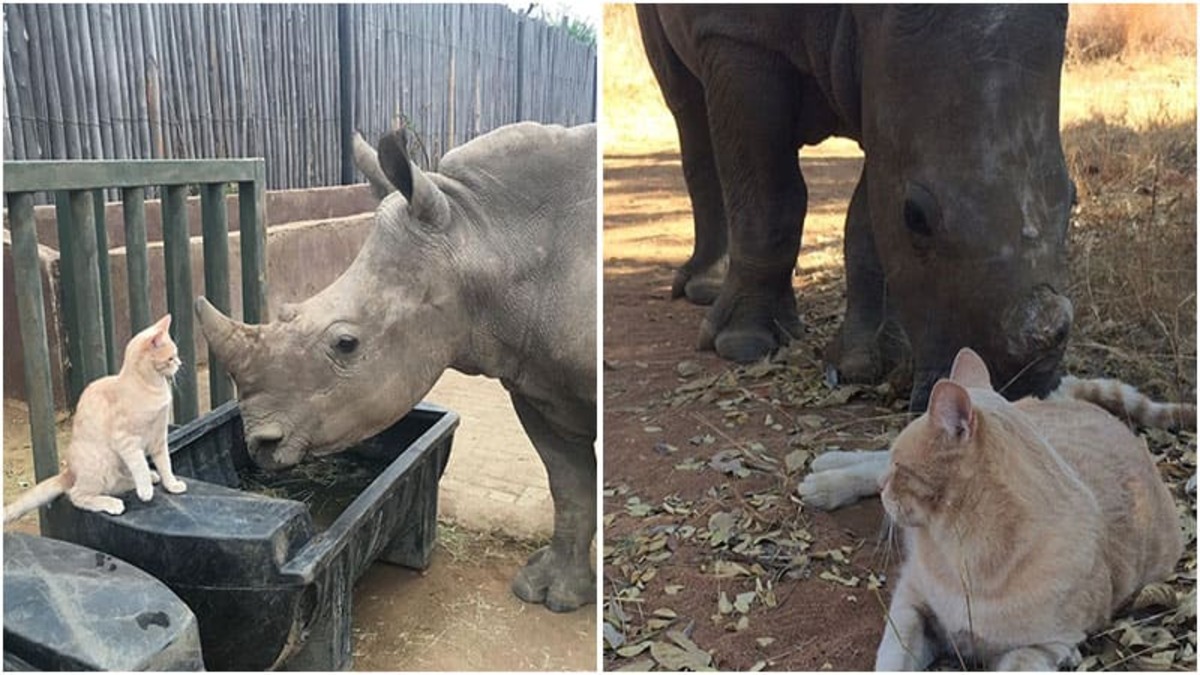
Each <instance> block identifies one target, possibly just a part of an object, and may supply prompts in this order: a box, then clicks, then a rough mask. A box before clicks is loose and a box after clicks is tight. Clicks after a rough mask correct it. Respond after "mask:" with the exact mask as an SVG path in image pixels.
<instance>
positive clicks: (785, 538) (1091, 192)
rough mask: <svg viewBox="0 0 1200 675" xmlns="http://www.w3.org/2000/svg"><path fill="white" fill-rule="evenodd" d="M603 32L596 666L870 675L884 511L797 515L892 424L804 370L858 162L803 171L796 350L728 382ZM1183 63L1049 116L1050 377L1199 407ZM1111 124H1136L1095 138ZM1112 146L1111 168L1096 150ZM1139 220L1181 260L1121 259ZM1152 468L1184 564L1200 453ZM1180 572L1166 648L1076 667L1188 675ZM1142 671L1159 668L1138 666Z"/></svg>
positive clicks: (664, 170)
mask: <svg viewBox="0 0 1200 675" xmlns="http://www.w3.org/2000/svg"><path fill="white" fill-rule="evenodd" d="M614 19H616V21H614ZM605 31H606V32H605V44H604V50H605V55H604V61H605V70H604V72H605V82H604V87H605V89H604V96H605V98H604V100H605V105H604V115H605V118H604V120H603V128H604V130H605V134H604V327H603V330H604V390H603V393H602V398H603V401H604V455H603V456H604V493H603V494H604V508H603V513H604V521H603V525H604V561H605V567H604V588H603V591H602V593H603V595H604V599H605V603H604V622H605V625H604V639H605V646H604V666H605V668H606V669H608V670H648V669H659V670H675V669H681V668H686V669H704V668H716V669H720V670H748V669H770V670H792V671H804V670H823V669H832V670H870V669H871V668H872V666H873V663H874V654H875V649H876V646H877V645H878V643H879V639H880V636H881V634H882V630H883V627H884V614H885V607H886V604H887V602H888V601H889V599H890V590H889V589H890V584H889V580H890V579H891V577H892V575H893V574H894V572H895V565H896V563H897V561H898V558H899V557H900V555H901V554H900V551H899V550H898V548H897V547H894V546H892V545H890V544H889V542H888V541H887V540H886V539H885V538H884V536H883V533H882V509H881V508H880V505H879V502H878V500H877V499H871V500H866V501H864V502H862V503H859V504H857V505H854V506H852V507H848V508H845V509H842V510H838V511H836V512H834V513H822V512H817V511H813V510H809V509H807V508H805V506H804V505H803V504H802V503H801V501H800V500H799V498H798V497H797V496H796V494H795V486H796V484H797V483H798V481H799V480H800V479H801V478H802V477H803V474H804V472H805V471H806V467H807V463H808V462H809V461H811V459H812V457H814V456H816V455H817V454H819V453H821V452H824V451H826V450H830V449H878V448H883V447H885V446H886V445H887V444H888V443H889V442H890V440H891V439H892V438H894V436H895V434H896V433H897V432H898V431H899V429H900V428H902V426H903V425H904V424H905V423H906V422H907V419H908V418H907V415H906V414H905V413H904V410H905V409H906V401H905V400H903V399H902V398H900V397H898V396H897V395H896V392H893V391H891V389H890V387H889V386H887V385H881V386H880V387H876V388H863V387H838V388H829V387H827V386H826V385H825V384H824V383H823V378H822V369H821V365H820V351H821V349H822V347H823V346H824V344H825V342H826V340H827V339H828V338H829V337H830V335H831V333H832V331H833V330H834V329H835V327H836V326H837V323H838V321H839V320H840V317H841V314H842V312H843V311H844V277H843V272H842V261H841V257H842V256H841V246H842V227H843V223H844V217H845V209H846V206H847V203H848V201H849V197H850V194H851V192H852V189H853V186H854V184H855V181H856V180H857V177H858V171H859V167H860V166H861V153H860V152H859V151H858V148H857V146H856V145H855V144H853V143H851V142H847V141H843V140H832V141H827V142H826V143H824V144H822V145H821V146H818V147H816V148H805V149H803V150H802V151H801V153H800V163H801V167H802V169H803V171H804V174H805V178H806V182H807V184H808V188H809V208H808V216H807V218H806V220H805V225H804V239H803V245H802V248H801V254H800V258H799V260H798V263H797V270H796V272H795V275H794V278H793V286H794V288H795V290H796V295H797V303H798V308H799V310H800V313H801V317H802V318H803V320H804V322H805V330H806V335H805V336H804V338H803V339H801V340H798V341H796V342H794V343H793V344H792V345H791V346H790V347H789V348H787V349H785V350H784V351H782V352H781V353H780V354H779V355H778V356H777V357H776V358H774V359H772V360H771V362H769V363H766V362H764V363H760V364H757V365H753V366H749V367H742V368H737V367H734V366H733V365H732V364H729V363H726V362H723V361H721V360H720V359H718V358H717V357H716V356H715V355H714V354H712V353H701V352H697V351H696V350H695V344H696V340H697V336H698V332H699V326H700V321H701V318H702V317H703V315H704V311H705V309H704V308H701V307H695V306H692V305H690V304H688V303H686V302H685V301H682V300H679V301H672V300H671V299H670V284H671V279H672V276H673V273H674V269H675V267H676V266H677V265H678V264H680V263H681V262H682V261H684V260H685V259H686V258H687V256H688V255H689V254H690V252H691V243H692V239H693V237H692V232H691V227H692V223H691V206H690V202H689V200H688V197H687V192H686V187H685V184H684V181H683V174H682V171H681V168H680V163H679V154H678V153H679V150H678V145H677V141H676V137H675V130H674V125H673V121H672V120H671V117H670V115H669V113H667V111H666V109H665V107H664V106H662V104H661V99H660V98H659V97H658V94H657V91H656V90H655V88H654V83H653V79H652V77H651V76H649V74H648V71H647V69H646V66H645V61H644V57H643V56H642V55H641V54H640V51H639V50H640V44H639V42H638V38H637V33H636V27H635V26H634V24H633V23H632V17H631V14H630V13H628V12H627V9H626V8H624V7H621V6H609V7H607V8H606V17H605ZM1194 63H1195V62H1194V60H1192V61H1190V66H1189V62H1186V61H1185V62H1183V63H1182V67H1179V66H1176V67H1175V68H1174V69H1173V70H1170V72H1165V71H1167V70H1168V68H1166V67H1164V68H1163V69H1162V70H1158V69H1155V70H1148V69H1146V68H1140V67H1135V66H1133V65H1127V64H1124V63H1121V62H1117V63H1114V64H1112V65H1111V66H1104V67H1103V69H1100V70H1096V71H1094V72H1093V71H1089V73H1091V74H1090V75H1089V77H1091V78H1093V80H1092V81H1090V82H1088V83H1086V85H1080V84H1079V81H1078V80H1072V81H1070V82H1067V81H1066V80H1064V94H1063V95H1064V110H1066V109H1067V108H1070V110H1071V114H1072V115H1073V116H1074V118H1073V120H1074V121H1073V124H1072V125H1071V127H1070V129H1068V131H1070V133H1069V134H1065V143H1066V144H1067V147H1066V150H1067V152H1068V155H1069V157H1070V160H1069V161H1070V162H1071V165H1072V166H1071V168H1072V172H1073V174H1075V175H1077V178H1076V180H1077V181H1079V184H1080V188H1081V192H1082V199H1084V200H1086V202H1085V203H1084V204H1083V205H1082V206H1081V208H1080V210H1079V212H1078V214H1077V219H1076V222H1075V228H1074V229H1075V234H1074V237H1075V241H1073V243H1072V246H1073V247H1074V248H1073V253H1074V256H1073V259H1072V276H1073V288H1072V290H1071V295H1072V297H1073V298H1076V307H1077V314H1076V317H1077V325H1076V332H1075V334H1074V335H1073V337H1072V340H1073V343H1072V346H1071V349H1070V351H1069V352H1068V356H1067V359H1066V361H1065V365H1066V367H1067V368H1068V369H1069V370H1070V371H1071V372H1073V373H1078V374H1083V375H1091V376H1101V375H1103V376H1114V377H1120V378H1123V379H1125V380H1127V381H1130V382H1133V383H1134V384H1135V385H1137V386H1139V387H1141V388H1143V390H1145V391H1148V392H1150V393H1151V394H1153V395H1155V396H1157V397H1159V398H1167V399H1171V400H1194V399H1195V367H1196V360H1195V335H1194V333H1195V310H1194V306H1195V279H1194V274H1193V270H1194V267H1195V246H1194V242H1191V240H1193V239H1194V237H1195V162H1194V153H1195V135H1194V125H1195V121H1194V105H1195V93H1194V91H1195V89H1194V87H1195V81H1194V77H1193V74H1191V73H1190V71H1189V67H1190V70H1194ZM1070 75H1071V73H1070V72H1069V73H1068V77H1069V76H1070ZM1167 83H1169V84H1167ZM1181 83H1182V85H1181ZM1188 86H1190V90H1189V89H1188ZM1166 89H1170V90H1171V91H1170V92H1169V95H1171V96H1179V97H1180V98H1181V99H1182V104H1181V106H1180V109H1181V110H1182V113H1181V114H1180V118H1179V119H1174V118H1172V117H1171V115H1173V114H1175V113H1174V112H1173V110H1174V109H1173V108H1172V109H1171V110H1167V109H1168V108H1170V107H1171V105H1173V104H1164V103H1163V102H1162V100H1163V99H1161V98H1155V97H1159V96H1164V94H1163V90H1166ZM1089 92H1090V93H1089ZM1098 92H1103V93H1098ZM1114 92H1122V93H1121V95H1120V96H1119V97H1116V98H1113V97H1112V96H1111V95H1112V94H1113V93H1114ZM1105 101H1108V102H1110V103H1111V102H1112V101H1120V102H1122V103H1124V104H1127V105H1128V106H1129V108H1128V109H1127V110H1126V111H1125V112H1121V113H1120V114H1119V115H1118V114H1112V113H1111V112H1110V113H1109V115H1108V117H1107V118H1105V117H1104V111H1103V110H1097V107H1098V106H1100V105H1101V102H1105ZM1156 101H1158V102H1157V103H1156ZM1156 105H1157V106H1158V108H1157V112H1155V113H1149V114H1150V115H1151V116H1153V115H1159V116H1160V118H1159V119H1158V121H1159V122H1160V123H1162V124H1160V126H1155V125H1154V124H1144V125H1143V124H1142V123H1140V122H1135V119H1134V118H1136V117H1138V116H1139V115H1141V114H1142V113H1138V112H1136V111H1134V107H1135V106H1140V109H1141V110H1146V109H1154V108H1155V106H1156ZM1189 109H1191V117H1190V119H1188V117H1187V115H1188V114H1189ZM1098 115H1099V117H1097V116H1098ZM1126 115H1128V117H1127V116H1126ZM1089 117H1090V120H1089ZM1106 119H1107V122H1106V121H1105V120H1106ZM1173 119H1174V121H1172V120H1173ZM1085 120H1089V121H1086V122H1085ZM1166 122H1170V124H1167V123H1166ZM1175 125H1177V126H1175ZM1163 127H1170V132H1171V133H1174V134H1179V136H1178V137H1177V138H1173V139H1172V140H1170V141H1163V143H1161V144H1158V145H1155V146H1154V152H1153V156H1152V157H1143V156H1142V155H1140V154H1139V153H1141V152H1143V150H1144V148H1143V146H1142V145H1139V142H1140V140H1142V139H1151V138H1156V137H1155V134H1158V133H1159V131H1160V130H1162V128H1163ZM1164 133H1165V132H1164ZM1118 137H1119V138H1120V139H1122V141H1121V142H1122V143H1123V145H1121V146H1120V149H1119V150H1117V149H1115V148H1116V147H1117V146H1115V145H1112V144H1110V141H1112V140H1113V139H1115V138H1118ZM1135 139H1136V140H1135ZM1154 143H1158V141H1157V140H1155V141H1154ZM1175 144H1177V145H1178V147H1179V151H1178V152H1179V153H1180V154H1179V155H1178V161H1177V162H1172V161H1171V160H1170V159H1168V158H1169V157H1171V156H1172V151H1170V149H1169V147H1174V145H1175ZM1168 146H1169V147H1168ZM1164 148H1166V149H1165V150H1164ZM1189 149H1190V153H1191V154H1190V155H1188V152H1189ZM1105 153H1107V155H1108V156H1104V155H1105ZM1118 155H1119V157H1118ZM1113 157H1118V159H1116V160H1114V159H1113ZM1135 158H1136V159H1135ZM1110 160H1111V161H1110ZM1135 164H1136V165H1137V170H1136V173H1135V172H1134V171H1133V170H1130V171H1129V173H1128V174H1127V175H1126V174H1120V175H1117V173H1118V171H1124V170H1125V169H1126V165H1135ZM1147 167H1152V168H1153V176H1151V175H1150V172H1148V171H1147V170H1146V169H1147ZM1101 178H1103V180H1101ZM1151 185H1152V186H1153V187H1146V186H1151ZM1168 186H1169V187H1168ZM1156 200H1157V201H1156ZM1168 203H1169V204H1173V205H1175V204H1177V205H1178V208H1175V207H1164V206H1163V205H1164V204H1168ZM1147 219H1148V220H1149V221H1150V222H1154V223H1155V225H1156V226H1162V228H1161V229H1159V230H1157V231H1156V234H1155V235H1152V236H1156V237H1163V238H1166V237H1168V236H1171V237H1176V236H1177V237H1179V239H1172V241H1173V242H1175V243H1174V244H1172V245H1173V246H1174V247H1175V251H1176V253H1175V254H1172V252H1171V251H1170V250H1157V249H1156V250H1154V252H1153V253H1151V252H1150V251H1151V248H1152V247H1153V242H1150V243H1147V238H1146V235H1145V234H1141V235H1136V237H1137V240H1136V241H1134V242H1132V243H1127V242H1126V240H1125V239H1121V238H1120V237H1126V236H1134V235H1129V234H1128V233H1127V232H1126V231H1125V230H1124V229H1123V228H1126V227H1129V228H1132V229H1133V230H1135V231H1136V228H1137V227H1138V225H1137V223H1139V222H1142V223H1144V222H1146V221H1147ZM1168 233H1170V234H1169V235H1168ZM1097 242H1109V243H1106V244H1103V245H1101V244H1098V243H1097ZM1118 242H1120V243H1118ZM1180 242H1183V245H1180ZM1134 256H1137V257H1138V259H1139V262H1138V264H1137V267H1134V265H1133V263H1132V262H1131V261H1132V260H1133V259H1134ZM1141 256H1146V257H1145V258H1144V259H1142V258H1141ZM1110 266H1111V267H1112V268H1113V269H1110V268H1109V267H1110ZM1139 271H1140V272H1141V273H1142V275H1143V277H1149V276H1153V275H1155V274H1158V273H1159V272H1161V273H1162V274H1163V276H1164V277H1169V278H1170V281H1169V282H1167V281H1165V280H1164V281H1163V282H1162V283H1161V285H1159V284H1158V282H1147V281H1144V280H1142V279H1141V278H1139V277H1138V272H1139ZM1130 277H1132V279H1131V278H1130ZM1151 283H1152V284H1154V285H1155V287H1156V288H1157V289H1158V290H1152V289H1150V288H1148V285H1149V284H1151ZM1164 289H1169V290H1164ZM1158 295H1163V296H1166V297H1165V298H1158V297H1157V296H1158ZM1117 296H1124V299H1122V298H1119V297H1117ZM1133 296H1136V297H1137V300H1130V299H1129V298H1131V297H1133ZM1168 298H1169V299H1168ZM1160 301H1161V303H1160V304H1155V303H1159V302H1160ZM1121 302H1125V304H1119V303H1121ZM1151 305H1153V307H1154V309H1153V310H1151V309H1149V307H1150V306H1151ZM1163 307H1166V309H1163ZM1127 310H1128V313H1126V312H1127ZM1143 317H1145V321H1143ZM1156 322H1157V326H1156V325H1155V324H1156ZM1159 327H1161V330H1160V328H1159ZM1150 446H1151V449H1152V451H1153V452H1155V453H1156V455H1158V456H1161V457H1164V458H1165V459H1164V460H1163V472H1164V478H1166V479H1167V481H1168V485H1169V487H1170V488H1171V489H1172V490H1173V492H1174V493H1175V494H1176V496H1177V499H1178V501H1179V508H1180V515H1181V522H1182V523H1183V524H1184V525H1185V527H1186V528H1188V536H1189V539H1188V545H1187V546H1188V549H1189V551H1191V549H1193V548H1194V546H1195V498H1194V494H1185V490H1184V483H1185V482H1186V480H1187V479H1188V478H1189V477H1190V476H1192V475H1194V473H1195V435H1194V434H1190V433H1182V434H1179V435H1171V434H1162V435H1156V434H1151V435H1150ZM1189 523H1190V525H1189ZM1177 570H1178V571H1177V574H1176V575H1175V576H1174V577H1173V578H1172V581H1171V584H1172V588H1173V590H1174V593H1173V595H1172V598H1173V599H1174V600H1176V601H1178V602H1179V607H1180V609H1179V610H1177V611H1176V613H1175V614H1173V615H1172V616H1173V617H1175V618H1174V619H1172V621H1174V620H1178V621H1180V622H1183V625H1182V626H1180V627H1175V628H1170V630H1169V632H1168V633H1167V634H1166V637H1162V638H1161V641H1158V642H1154V643H1153V644H1150V643H1137V646H1135V647H1129V645H1128V644H1126V643H1121V644H1116V643H1117V642H1118V641H1117V640H1116V639H1114V638H1113V637H1112V636H1113V635H1114V633H1116V634H1119V633H1120V631H1121V630H1125V629H1126V628H1127V627H1132V628H1129V630H1130V631H1133V633H1137V632H1138V631H1140V630H1142V629H1143V628H1146V627H1147V626H1148V625H1149V624H1151V623H1154V622H1155V621H1158V622H1162V617H1163V616H1165V615H1166V613H1163V614H1160V615H1158V616H1157V618H1152V619H1143V618H1132V619H1131V618H1128V617H1126V618H1123V619H1122V620H1121V621H1122V623H1118V624H1117V625H1118V626H1120V627H1121V628H1114V629H1113V630H1111V631H1106V632H1105V633H1104V634H1101V635H1099V636H1096V637H1094V638H1093V639H1092V641H1090V642H1089V647H1088V649H1086V650H1085V653H1097V654H1098V653H1100V652H1104V653H1105V654H1106V656H1105V657H1104V658H1105V659H1107V660H1104V661H1102V662H1100V664H1101V665H1104V666H1105V667H1107V668H1130V667H1132V668H1135V669H1145V668H1150V667H1154V664H1155V663H1157V667H1160V668H1162V667H1166V668H1170V669H1179V668H1182V669H1194V667H1195V554H1194V552H1191V553H1189V554H1187V555H1186V556H1185V558H1184V560H1182V561H1180V564H1179V566H1178V568H1177ZM1189 607H1190V610H1189V609H1188V608H1189ZM1189 612H1190V613H1189ZM1171 633H1173V635H1172V634H1171ZM1160 637H1161V635H1160ZM1121 639H1122V640H1124V639H1125V638H1124V637H1122V638H1121ZM1139 639H1140V638H1139ZM1114 645H1115V646H1114ZM1151 652H1154V653H1155V654H1160V653H1161V655H1162V658H1161V659H1159V660H1157V661H1156V662H1155V661H1152V660H1146V661H1138V659H1139V658H1141V657H1146V656H1148V655H1150V654H1151ZM1091 667H1093V668H1096V667H1099V666H1098V665H1097V663H1096V662H1093V663H1092V666H1091Z"/></svg>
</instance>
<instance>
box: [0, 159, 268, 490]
mask: <svg viewBox="0 0 1200 675" xmlns="http://www.w3.org/2000/svg"><path fill="white" fill-rule="evenodd" d="M265 179H266V175H265V164H264V162H263V160H262V159H230V160H132V161H108V160H101V161H96V160H82V161H30V162H5V163H4V193H5V197H6V198H7V203H8V211H9V226H10V228H11V231H12V259H13V272H14V279H15V284H16V289H15V291H16V297H17V314H18V321H19V325H20V334H21V341H22V344H23V350H24V353H23V354H22V357H23V361H24V365H25V382H26V391H27V395H28V397H29V417H30V426H31V431H32V444H33V457H34V472H35V474H36V476H37V480H39V481H41V480H44V479H46V478H48V477H50V476H52V475H54V474H56V473H58V470H59V467H58V452H57V449H56V447H55V435H54V396H53V391H52V389H51V387H52V381H51V375H50V356H49V345H48V344H47V337H46V317H45V310H44V305H43V299H44V298H43V289H42V283H41V275H40V270H39V265H38V241H37V229H36V227H35V223H34V211H33V204H34V195H35V194H36V193H39V192H46V193H51V194H53V195H54V198H55V202H56V216H57V221H58V239H59V251H60V256H61V257H60V259H59V265H60V274H61V284H60V287H61V289H62V296H63V297H62V298H61V300H62V304H61V306H62V310H63V323H64V324H65V325H64V329H65V332H66V336H67V344H68V352H67V355H68V359H69V362H70V368H69V370H68V379H67V389H68V391H67V400H68V401H69V402H70V404H71V405H74V404H75V402H76V401H77V400H78V399H79V395H80V394H81V393H82V392H83V388H84V387H85V386H87V384H88V383H89V382H91V381H92V380H95V379H97V378H99V377H103V376H105V375H108V374H111V373H114V372H116V346H115V345H114V344H113V297H112V291H111V288H110V285H109V278H108V277H109V270H108V230H107V228H106V225H105V222H104V199H103V195H104V192H103V191H104V190H105V189H119V190H121V195H122V202H123V204H124V214H125V242H126V251H127V254H126V263H127V270H128V274H129V310H130V324H131V325H130V328H131V329H132V332H133V333H135V334H136V333H137V332H138V331H140V330H141V329H142V328H145V327H146V326H149V325H150V324H151V323H152V317H151V316H150V293H149V291H150V289H149V283H150V282H149V265H148V253H147V242H146V222H145V211H144V205H143V200H144V194H145V188H146V187H151V186H161V187H162V194H163V200H162V207H163V208H162V219H163V258H164V263H165V267H166V270H165V271H166V275H165V277H164V278H165V279H166V285H167V289H166V295H167V308H168V311H169V312H170V313H171V315H172V322H171V335H172V338H173V339H174V340H175V342H176V344H177V345H178V346H179V358H180V359H181V360H182V361H183V369H184V372H186V373H189V374H193V373H195V372H196V354H195V342H194V324H195V314H194V313H193V311H192V304H193V302H194V300H195V296H194V294H193V289H192V273H191V257H190V255H189V239H190V236H189V230H188V223H187V210H186V203H187V197H188V188H189V186H198V187H199V191H200V212H201V221H202V222H201V230H202V234H203V251H204V287H205V290H204V292H205V296H206V297H207V298H208V300H209V301H210V302H212V304H213V305H214V306H215V307H217V308H218V309H220V310H221V311H222V312H225V313H226V314H228V313H229V312H230V297H229V296H230V290H229V289H230V283H229V225H228V223H227V219H226V215H225V189H226V186H227V185H228V184H230V183H235V184H236V185H237V192H238V196H239V200H238V201H239V212H238V217H239V223H240V225H239V227H240V230H241V258H242V260H241V265H242V267H241V272H242V308H243V320H244V321H246V322H247V323H261V322H263V321H264V320H265V319H266V316H267V282H266V213H265V208H266V201H265V186H266V180H265ZM209 381H210V385H211V402H212V405H213V406H214V407H215V406H217V405H219V404H220V403H223V402H225V401H227V400H229V399H230V398H232V397H233V386H232V381H231V380H230V379H229V377H228V375H227V374H226V373H225V370H224V369H223V368H222V367H221V366H220V364H218V363H217V362H216V361H215V360H214V359H213V358H212V354H211V352H210V354H209ZM196 384H197V383H196V382H194V381H193V382H191V383H190V386H184V387H177V388H176V392H175V402H174V406H175V407H174V413H175V423H177V424H181V423H183V422H186V421H188V420H191V419H193V418H195V417H196V416H197V415H198V414H199V402H198V391H197V387H196Z"/></svg>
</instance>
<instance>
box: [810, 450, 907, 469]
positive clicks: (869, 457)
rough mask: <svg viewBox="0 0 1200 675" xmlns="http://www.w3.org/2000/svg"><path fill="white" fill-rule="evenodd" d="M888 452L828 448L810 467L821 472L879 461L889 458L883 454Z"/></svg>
mask: <svg viewBox="0 0 1200 675" xmlns="http://www.w3.org/2000/svg"><path fill="white" fill-rule="evenodd" d="M886 452H887V451H886V450H884V451H880V450H868V451H862V450H853V451H851V450H828V451H826V452H823V453H821V454H820V455H817V457H816V458H815V459H813V461H812V464H810V465H809V467H808V469H809V471H811V472H813V473H819V472H821V471H829V470H830V469H842V468H845V467H848V466H853V465H855V464H862V463H865V462H877V461H881V460H886V459H887V457H888V455H886V454H883V453H886Z"/></svg>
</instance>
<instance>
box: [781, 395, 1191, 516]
mask: <svg viewBox="0 0 1200 675" xmlns="http://www.w3.org/2000/svg"><path fill="white" fill-rule="evenodd" d="M1048 399H1049V400H1051V401H1065V400H1078V401H1087V402H1089V403H1094V404H1096V405H1098V406H1100V407H1101V408H1103V409H1105V410H1107V411H1108V412H1110V413H1112V414H1113V415H1115V416H1116V417H1117V418H1118V419H1120V420H1122V421H1125V422H1126V423H1129V424H1131V425H1141V426H1145V427H1158V428H1163V429H1190V430H1192V431H1195V429H1196V406H1195V405H1193V404H1190V403H1158V402H1156V401H1154V400H1152V399H1150V397H1148V396H1146V395H1145V394H1142V393H1141V392H1139V391H1138V390H1137V389H1134V388H1133V387H1131V386H1129V385H1128V384H1125V383H1124V382H1121V381H1119V380H1111V379H1079V378H1074V377H1070V376H1067V377H1064V378H1063V379H1062V382H1061V384H1059V386H1058V388H1057V389H1055V390H1054V391H1053V392H1051V394H1050V395H1049V397H1048ZM890 459H891V455H890V453H888V452H879V451H842V450H832V451H829V452H826V453H824V454H822V455H820V456H818V457H817V458H816V459H814V460H813V461H812V464H811V465H810V466H809V473H808V474H807V475H806V476H805V477H804V480H803V481H802V482H801V483H800V485H799V486H798V487H797V491H798V492H799V493H800V496H801V497H803V498H804V503H805V504H806V505H808V506H811V507H813V508H817V509H821V510H823V511H830V510H833V509H836V508H838V507H841V506H845V505H846V504H850V503H853V502H855V501H857V500H859V499H862V498H864V497H870V496H872V495H877V494H879V479H880V477H882V476H883V473H884V472H885V471H887V467H888V462H889V461H890Z"/></svg>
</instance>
